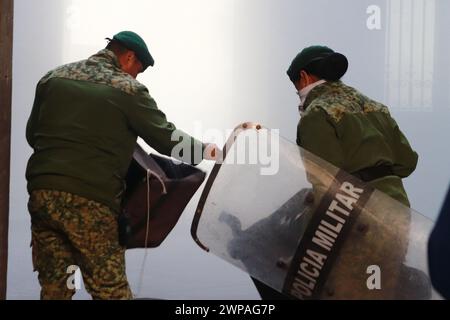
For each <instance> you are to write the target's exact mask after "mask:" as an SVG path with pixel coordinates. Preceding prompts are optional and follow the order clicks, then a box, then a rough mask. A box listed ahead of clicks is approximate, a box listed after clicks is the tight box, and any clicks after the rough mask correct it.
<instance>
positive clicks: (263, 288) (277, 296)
mask: <svg viewBox="0 0 450 320" xmlns="http://www.w3.org/2000/svg"><path fill="white" fill-rule="evenodd" d="M251 279H252V281H253V283H254V284H255V287H256V289H257V290H258V293H259V295H260V296H261V299H262V300H292V299H291V298H289V297H288V296H285V295H284V294H282V293H280V292H278V291H277V290H275V289H272V288H271V287H269V286H268V285H266V284H264V283H262V282H261V281H259V280H257V279H255V278H251Z"/></svg>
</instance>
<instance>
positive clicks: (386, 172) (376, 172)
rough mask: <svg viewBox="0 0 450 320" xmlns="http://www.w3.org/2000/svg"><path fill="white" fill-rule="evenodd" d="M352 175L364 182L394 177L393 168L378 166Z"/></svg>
mask: <svg viewBox="0 0 450 320" xmlns="http://www.w3.org/2000/svg"><path fill="white" fill-rule="evenodd" d="M352 174H353V175H354V176H355V177H357V178H359V179H360V180H362V181H365V182H369V181H373V180H376V179H380V178H383V177H386V176H392V175H394V171H393V170H392V167H391V166H376V167H370V168H366V169H362V170H359V171H357V172H354V173H352Z"/></svg>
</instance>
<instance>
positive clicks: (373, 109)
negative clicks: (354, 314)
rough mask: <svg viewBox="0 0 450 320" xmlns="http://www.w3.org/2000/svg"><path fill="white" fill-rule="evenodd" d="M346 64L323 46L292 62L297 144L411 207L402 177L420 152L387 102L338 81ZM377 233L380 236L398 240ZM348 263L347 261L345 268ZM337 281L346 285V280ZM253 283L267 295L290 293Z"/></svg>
mask: <svg viewBox="0 0 450 320" xmlns="http://www.w3.org/2000/svg"><path fill="white" fill-rule="evenodd" d="M347 69H348V61H347V59H346V57H345V56H344V55H342V54H340V53H337V52H334V51H333V50H332V49H330V48H328V47H325V46H311V47H307V48H305V49H303V50H302V51H301V52H300V53H299V54H298V55H297V56H296V57H295V59H294V60H293V61H292V63H291V65H290V67H289V69H288V71H287V74H288V76H289V78H290V80H291V81H292V83H293V84H294V86H295V88H296V89H297V92H298V95H299V97H300V100H301V101H300V106H299V111H300V113H301V119H300V122H299V124H298V127H297V144H298V145H299V146H300V147H302V148H303V149H305V150H308V151H310V152H311V153H313V154H315V155H317V156H319V157H320V158H322V159H324V160H326V161H328V162H330V163H331V164H333V165H335V166H336V167H338V168H341V169H343V170H345V171H346V172H348V173H351V174H353V175H355V176H356V177H358V178H360V179H361V180H363V181H366V182H367V183H368V184H370V185H371V186H373V187H374V188H376V189H378V190H381V191H382V192H384V193H386V194H387V195H389V196H391V197H392V198H394V199H396V200H398V201H400V202H401V203H403V204H404V205H406V206H409V200H408V197H407V195H406V192H405V189H404V187H403V183H402V178H406V177H408V176H409V175H410V174H411V173H412V172H413V171H414V170H415V168H416V165H417V160H418V155H417V153H416V152H415V151H414V150H413V149H412V148H411V146H410V144H409V143H408V140H407V139H406V137H405V136H404V135H403V133H402V132H401V130H400V129H399V126H398V124H397V123H396V121H395V120H394V119H393V118H392V117H391V115H390V113H389V110H388V108H387V107H386V106H385V105H383V104H381V103H379V102H376V101H374V100H372V99H370V98H368V97H367V96H365V95H363V94H362V93H361V92H359V91H358V90H356V89H354V88H352V87H350V86H347V85H346V84H344V83H343V82H342V81H340V79H341V78H342V76H343V75H344V74H345V73H346V71H347ZM399 219H400V218H399ZM402 221H403V220H402ZM404 225H406V226H407V225H408V221H407V219H406V220H405V221H404ZM379 236H380V239H379V241H394V240H393V239H394V238H389V236H386V237H385V238H383V237H382V236H381V235H379ZM388 238H389V239H388ZM404 240H405V239H403V240H401V239H400V240H398V241H399V243H397V244H398V247H399V248H401V249H399V250H398V251H396V252H391V254H393V255H395V256H399V257H403V255H404V254H405V252H404V250H405V248H406V246H407V244H406V243H405V241H404ZM400 243H401V244H400ZM352 254H357V253H352ZM353 257H354V256H353ZM362 260H364V259H362ZM354 261H356V260H354ZM350 267H351V266H349V265H347V266H345V268H347V271H348V270H349V268H350ZM392 269H395V270H398V266H394V267H392ZM402 270H406V269H404V268H403V269H402ZM401 276H402V275H398V277H401ZM333 281H334V279H333ZM339 281H341V283H342V282H344V285H345V281H348V279H342V278H340V279H339ZM254 282H255V284H256V287H257V289H258V291H259V293H260V294H261V296H262V298H263V299H283V298H286V297H284V296H282V295H281V294H279V293H278V292H276V291H274V290H272V289H271V288H269V287H267V286H266V285H264V284H263V283H261V282H259V281H257V280H255V279H254ZM334 282H338V281H334ZM349 287H351V285H349ZM336 297H339V294H336ZM349 297H350V298H354V297H356V298H358V297H360V298H362V297H364V293H363V292H361V291H360V292H354V293H351V294H349V295H346V296H345V298H347V299H348V298H349ZM382 298H388V297H387V296H384V297H382Z"/></svg>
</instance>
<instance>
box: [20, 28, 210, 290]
mask: <svg viewBox="0 0 450 320" xmlns="http://www.w3.org/2000/svg"><path fill="white" fill-rule="evenodd" d="M109 40H110V42H109V44H108V46H107V47H106V49H104V50H101V51H100V52H98V53H97V54H95V55H93V56H92V57H90V58H89V59H87V60H83V61H80V62H76V63H72V64H68V65H64V66H62V67H59V68H57V69H55V70H53V71H50V72H49V73H48V74H47V75H45V76H44V77H43V78H42V79H41V80H40V81H39V84H38V86H37V90H36V96H35V101H34V105H33V109H32V112H31V115H30V118H29V120H28V124H27V130H26V137H27V141H28V143H29V144H30V146H31V147H32V148H33V150H34V152H33V154H32V156H31V157H30V159H29V161H28V166H27V171H26V177H27V180H28V191H29V193H30V200H29V205H28V206H29V211H30V214H31V221H32V226H31V229H32V246H33V263H34V268H35V270H37V271H38V272H39V282H40V284H41V287H42V290H41V298H42V299H70V298H71V297H72V296H73V294H74V291H73V290H70V289H69V288H68V286H67V280H68V277H69V276H70V274H67V269H68V267H69V266H71V265H78V266H79V267H80V269H81V272H82V275H83V279H84V283H85V285H86V289H87V290H88V292H89V293H90V294H91V295H92V297H93V298H94V299H130V298H132V293H131V290H130V287H129V285H128V282H127V278H126V274H125V257H124V248H123V247H121V246H120V245H119V238H118V215H119V213H120V210H121V200H122V194H123V192H124V189H125V176H126V173H127V170H128V167H129V165H130V161H131V159H132V153H133V150H134V148H135V144H136V139H137V137H138V136H140V137H142V138H143V139H144V140H145V141H146V142H147V143H148V144H149V145H150V146H152V147H153V148H155V149H156V150H157V151H159V152H160V153H162V154H165V155H171V151H172V149H173V147H174V146H176V145H177V144H178V143H179V142H180V140H181V141H182V142H183V143H186V141H187V142H188V146H190V148H191V150H186V152H185V154H180V155H178V156H179V157H182V160H185V161H186V160H188V161H190V162H194V163H198V162H199V161H201V160H202V158H203V151H205V149H208V150H206V152H205V156H206V158H208V159H212V157H211V156H210V154H213V150H215V148H216V146H215V145H203V144H202V143H201V142H200V141H198V140H196V139H194V138H192V137H191V136H189V135H187V134H186V133H184V132H182V131H180V130H178V129H176V127H175V126H174V125H173V124H172V123H170V122H168V121H167V119H166V116H165V115H164V113H163V112H162V111H160V110H159V109H158V107H157V105H156V103H155V101H154V100H153V99H152V97H151V96H150V95H149V93H148V90H147V88H146V87H145V86H144V85H142V84H141V83H139V82H138V81H137V80H136V77H137V75H138V74H139V73H141V72H143V71H144V70H145V69H147V67H149V66H152V65H153V64H154V61H153V58H152V56H151V55H150V53H149V51H148V48H147V45H146V44H145V42H144V41H143V40H142V38H141V37H139V36H138V35H137V34H136V33H133V32H130V31H124V32H120V33H119V34H117V35H115V36H114V38H113V39H109ZM172 135H174V136H177V137H179V139H178V140H172ZM187 149H189V147H188V148H187ZM183 151H184V150H183ZM189 151H190V152H189ZM189 155H190V156H191V157H189ZM187 157H189V158H188V159H187Z"/></svg>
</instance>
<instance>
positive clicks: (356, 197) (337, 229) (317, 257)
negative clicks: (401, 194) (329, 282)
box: [284, 171, 373, 300]
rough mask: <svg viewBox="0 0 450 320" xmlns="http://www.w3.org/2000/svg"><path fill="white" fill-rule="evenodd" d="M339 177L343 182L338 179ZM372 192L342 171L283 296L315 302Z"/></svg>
mask: <svg viewBox="0 0 450 320" xmlns="http://www.w3.org/2000/svg"><path fill="white" fill-rule="evenodd" d="M342 176H345V180H344V179H341V178H340V177H342ZM338 181H342V183H341V184H339V182H338ZM372 192H373V189H372V188H371V187H368V186H365V185H364V184H363V183H362V182H360V181H358V180H357V179H355V178H353V177H351V176H349V175H348V174H345V173H344V172H342V171H341V172H340V173H339V174H338V175H337V176H336V181H335V183H334V185H333V186H332V187H331V188H330V190H329V191H328V192H327V195H326V196H324V198H323V199H322V201H321V203H320V205H319V206H318V208H317V210H316V215H315V217H314V218H313V221H311V223H310V226H309V227H308V230H307V231H306V232H305V236H304V237H303V239H302V241H301V242H300V245H299V247H298V251H297V253H296V255H295V256H294V259H293V263H292V265H291V268H290V270H289V272H288V273H289V274H288V277H287V280H286V283H285V286H284V292H286V293H287V294H289V295H291V296H293V297H295V298H297V299H302V300H304V299H311V298H314V295H315V294H316V293H317V292H318V291H320V289H321V286H322V285H323V282H324V280H325V279H326V276H327V273H328V271H329V268H330V265H331V264H332V262H333V260H334V258H335V257H336V255H337V254H338V250H339V247H340V245H341V244H342V242H343V241H344V240H345V237H346V234H347V233H348V232H349V230H350V228H351V226H352V224H353V222H354V221H355V219H356V218H357V216H358V215H359V213H360V211H361V208H362V207H363V206H364V204H365V203H366V201H367V199H368V198H369V197H370V195H371V194H372Z"/></svg>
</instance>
